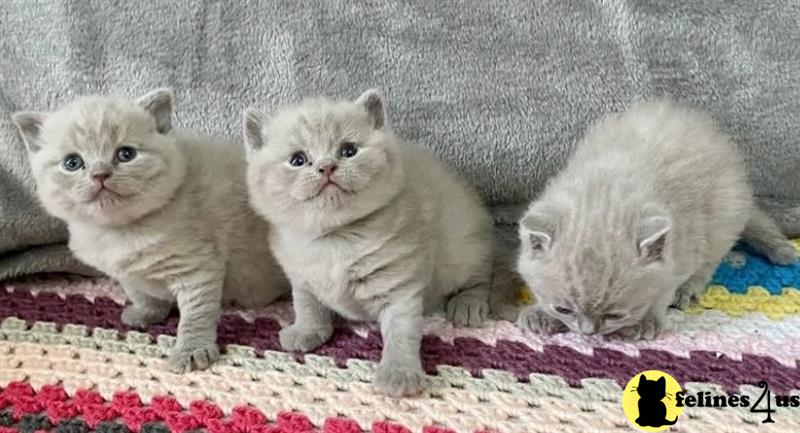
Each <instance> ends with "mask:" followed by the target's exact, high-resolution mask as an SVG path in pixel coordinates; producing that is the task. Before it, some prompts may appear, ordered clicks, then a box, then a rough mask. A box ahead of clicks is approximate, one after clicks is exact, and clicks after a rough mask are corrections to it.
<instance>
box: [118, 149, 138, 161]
mask: <svg viewBox="0 0 800 433" xmlns="http://www.w3.org/2000/svg"><path fill="white" fill-rule="evenodd" d="M133 158H136V149H134V148H132V147H130V146H122V147H120V148H119V149H117V154H116V159H117V161H119V162H128V161H131V160H132V159H133Z"/></svg>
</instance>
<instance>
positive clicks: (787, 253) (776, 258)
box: [767, 242, 797, 266]
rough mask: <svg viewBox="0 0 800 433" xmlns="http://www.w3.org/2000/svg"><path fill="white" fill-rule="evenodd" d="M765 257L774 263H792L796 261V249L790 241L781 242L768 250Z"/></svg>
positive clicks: (784, 264) (785, 264) (786, 264)
mask: <svg viewBox="0 0 800 433" xmlns="http://www.w3.org/2000/svg"><path fill="white" fill-rule="evenodd" d="M767 258H769V260H770V261H771V262H772V263H774V264H776V265H783V266H788V265H793V264H795V263H796V262H797V251H796V250H795V249H794V246H793V245H792V244H791V243H789V242H783V243H782V244H781V245H780V246H778V247H777V248H775V249H773V250H772V251H770V253H769V254H768V255H767Z"/></svg>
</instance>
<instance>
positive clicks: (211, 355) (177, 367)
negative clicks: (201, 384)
mask: <svg viewBox="0 0 800 433" xmlns="http://www.w3.org/2000/svg"><path fill="white" fill-rule="evenodd" d="M218 359H219V348H217V345H216V344H214V343H208V344H200V345H184V344H178V345H176V346H175V347H174V348H173V349H172V353H171V354H170V356H169V365H170V370H172V372H173V373H178V374H182V373H188V372H190V371H192V370H205V369H206V368H208V367H209V366H210V365H211V364H213V363H214V362H216V361H217V360H218Z"/></svg>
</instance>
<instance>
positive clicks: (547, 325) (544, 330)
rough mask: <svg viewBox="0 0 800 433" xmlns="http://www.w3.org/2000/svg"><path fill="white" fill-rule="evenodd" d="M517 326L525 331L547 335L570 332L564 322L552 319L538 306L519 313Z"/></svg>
mask: <svg viewBox="0 0 800 433" xmlns="http://www.w3.org/2000/svg"><path fill="white" fill-rule="evenodd" d="M517 326H518V327H519V328H520V329H522V330H523V331H529V332H535V333H539V334H546V335H551V334H559V333H562V332H567V331H568V328H567V325H565V324H564V322H562V321H560V320H558V319H555V318H553V317H550V315H549V314H547V313H545V312H544V311H543V310H542V309H541V307H539V306H536V305H534V306H532V307H528V308H526V309H524V310H522V311H521V312H520V313H519V317H518V318H517Z"/></svg>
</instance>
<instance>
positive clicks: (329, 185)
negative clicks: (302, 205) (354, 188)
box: [311, 179, 350, 199]
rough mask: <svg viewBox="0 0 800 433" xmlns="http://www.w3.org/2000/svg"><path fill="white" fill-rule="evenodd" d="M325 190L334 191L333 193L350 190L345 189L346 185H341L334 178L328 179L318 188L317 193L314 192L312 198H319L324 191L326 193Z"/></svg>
mask: <svg viewBox="0 0 800 433" xmlns="http://www.w3.org/2000/svg"><path fill="white" fill-rule="evenodd" d="M325 191H330V192H333V193H335V192H344V193H349V192H350V191H348V190H347V189H345V188H344V187H342V186H341V185H339V184H338V183H336V182H335V181H334V180H332V179H328V180H326V181H325V182H324V183H323V184H322V185H321V186H320V187H319V188H318V189H317V192H316V194H314V196H313V197H311V198H312V199H313V198H317V197H319V196H321V195H322V193H324V192H325Z"/></svg>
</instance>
